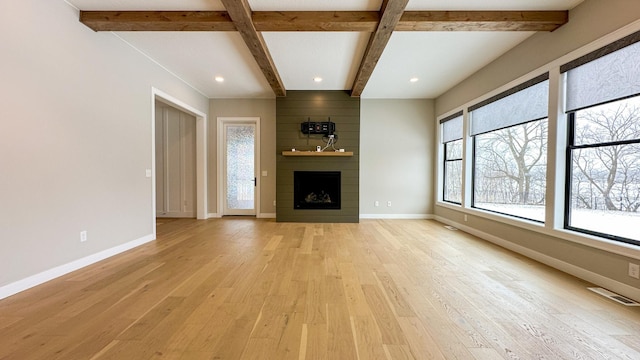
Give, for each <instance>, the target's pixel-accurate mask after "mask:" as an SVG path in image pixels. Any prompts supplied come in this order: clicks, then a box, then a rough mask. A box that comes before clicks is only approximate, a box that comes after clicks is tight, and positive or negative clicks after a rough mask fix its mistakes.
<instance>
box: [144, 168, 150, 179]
mask: <svg viewBox="0 0 640 360" xmlns="http://www.w3.org/2000/svg"><path fill="white" fill-rule="evenodd" d="M145 175H146V176H147V177H151V169H146V170H145Z"/></svg>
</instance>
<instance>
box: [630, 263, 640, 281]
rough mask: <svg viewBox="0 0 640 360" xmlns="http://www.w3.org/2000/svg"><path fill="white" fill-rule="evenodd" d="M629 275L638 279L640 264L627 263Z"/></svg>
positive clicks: (639, 277)
mask: <svg viewBox="0 0 640 360" xmlns="http://www.w3.org/2000/svg"><path fill="white" fill-rule="evenodd" d="M629 276H631V277H632V278H636V279H640V265H638V264H634V263H629Z"/></svg>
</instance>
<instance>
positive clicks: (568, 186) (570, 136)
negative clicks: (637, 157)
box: [563, 94, 640, 245]
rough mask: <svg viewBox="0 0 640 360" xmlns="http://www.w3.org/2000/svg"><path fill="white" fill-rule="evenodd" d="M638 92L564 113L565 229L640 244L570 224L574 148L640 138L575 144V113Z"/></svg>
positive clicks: (633, 141)
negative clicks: (565, 132)
mask: <svg viewBox="0 0 640 360" xmlns="http://www.w3.org/2000/svg"><path fill="white" fill-rule="evenodd" d="M639 96H640V94H638V95H634V96H628V97H625V98H621V99H615V100H611V101H608V102H604V103H598V104H594V105H591V106H589V107H585V108H580V109H576V110H573V111H570V112H568V113H567V114H566V119H567V146H566V150H565V176H566V178H565V184H564V185H565V193H564V195H565V196H564V224H563V227H564V229H566V230H570V231H575V232H578V233H582V234H587V235H591V236H597V237H601V238H605V239H608V240H613V241H618V242H623V243H626V244H631V245H640V240H634V239H629V238H625V237H622V236H617V235H613V234H607V233H603V232H599V231H594V230H589V229H583V228H579V227H575V226H571V224H570V223H571V195H572V189H573V187H572V184H573V152H574V151H575V150H580V149H589V148H597V147H608V146H619V145H628V144H640V138H637V139H634V140H622V141H608V142H603V143H591V144H584V145H575V128H576V126H575V123H576V113H577V112H578V111H581V110H586V109H589V108H593V107H598V106H601V105H605V104H609V103H613V102H617V101H620V100H625V99H629V98H632V97H639Z"/></svg>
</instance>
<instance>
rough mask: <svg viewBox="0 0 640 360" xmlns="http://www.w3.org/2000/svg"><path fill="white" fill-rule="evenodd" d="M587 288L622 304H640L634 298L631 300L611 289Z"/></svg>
mask: <svg viewBox="0 0 640 360" xmlns="http://www.w3.org/2000/svg"><path fill="white" fill-rule="evenodd" d="M587 289H589V290H591V291H593V292H594V293H596V294H600V295H602V296H604V297H606V298H609V299H611V300H613V301H615V302H617V303H620V304H622V305H624V306H640V304H638V303H637V302H635V301H633V300H631V299H629V298H626V297H624V296H622V295H618V294H616V293H614V292H611V291H609V290H606V289H603V288H599V287H590V288H587Z"/></svg>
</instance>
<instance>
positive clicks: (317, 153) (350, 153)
mask: <svg viewBox="0 0 640 360" xmlns="http://www.w3.org/2000/svg"><path fill="white" fill-rule="evenodd" d="M282 156H353V151H344V152H340V151H283V152H282Z"/></svg>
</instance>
